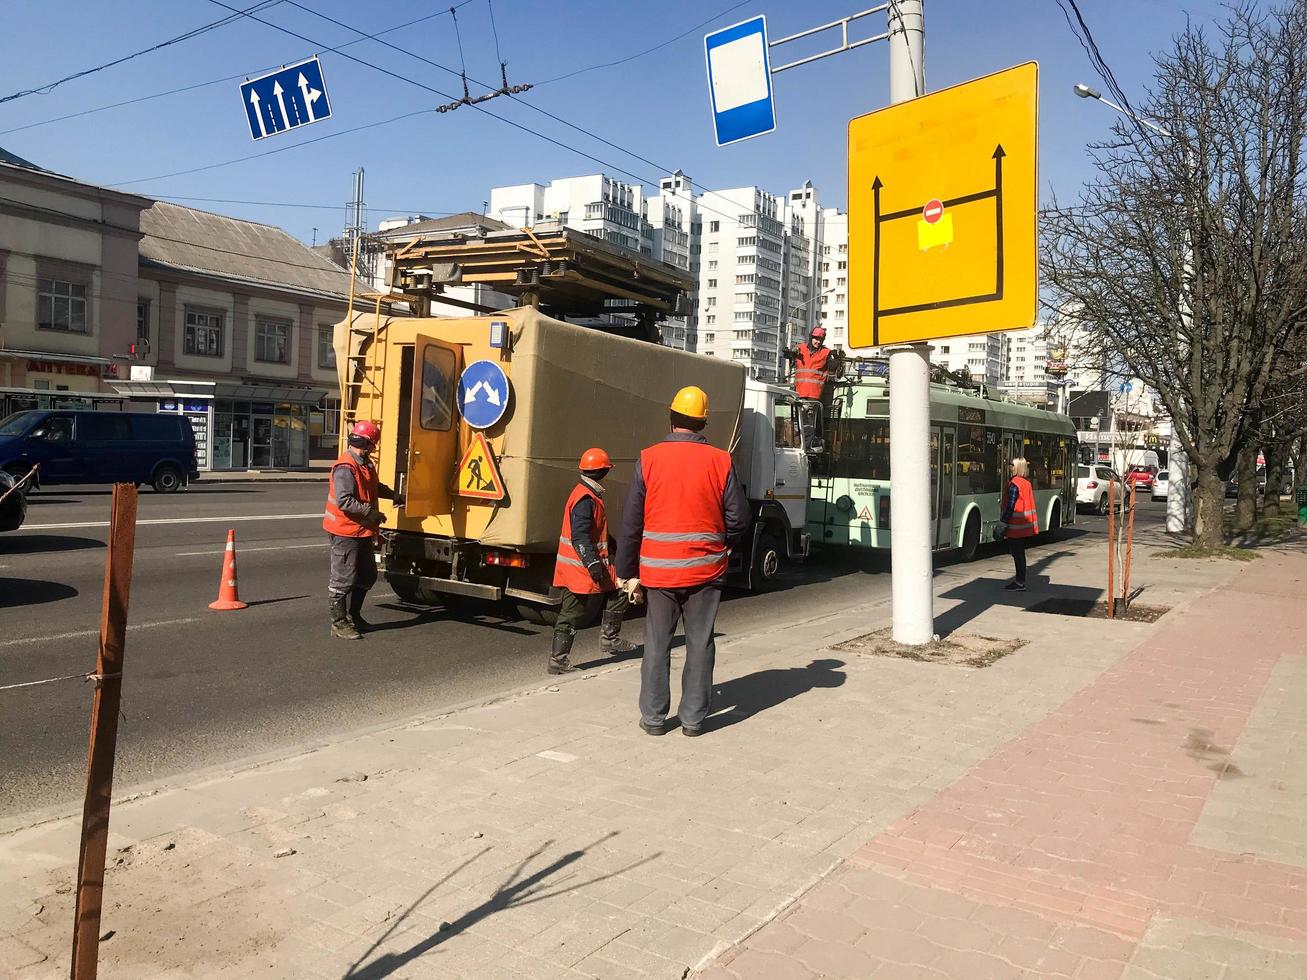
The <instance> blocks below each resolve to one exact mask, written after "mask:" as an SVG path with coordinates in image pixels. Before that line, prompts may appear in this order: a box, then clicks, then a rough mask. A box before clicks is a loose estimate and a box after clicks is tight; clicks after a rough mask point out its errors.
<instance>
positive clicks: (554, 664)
mask: <svg viewBox="0 0 1307 980" xmlns="http://www.w3.org/2000/svg"><path fill="white" fill-rule="evenodd" d="M575 639H576V630H574V629H571V628H569V627H563V628H561V629H556V630H554V648H553V650H552V652H551V653H550V654H549V673H551V674H570V673H572V672H573V671H575V670H576V667H574V666H573V665H572V661H571V659H570V658H569V657H568V654H569V653H571V652H572V641H573V640H575Z"/></svg>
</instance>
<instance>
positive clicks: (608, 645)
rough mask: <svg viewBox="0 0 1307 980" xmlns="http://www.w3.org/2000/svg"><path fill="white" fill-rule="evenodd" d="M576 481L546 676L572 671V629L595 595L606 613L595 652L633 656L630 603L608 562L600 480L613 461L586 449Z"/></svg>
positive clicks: (567, 513) (563, 536)
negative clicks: (626, 623)
mask: <svg viewBox="0 0 1307 980" xmlns="http://www.w3.org/2000/svg"><path fill="white" fill-rule="evenodd" d="M578 468H579V469H580V471H581V479H580V482H578V483H577V485H576V488H575V489H573V490H572V494H571V496H570V497H568V498H567V506H566V507H565V508H564V509H563V529H562V531H561V532H560V535H559V538H558V559H557V561H556V562H555V564H554V585H556V586H559V587H561V588H562V589H563V600H562V603H561V605H560V606H559V607H558V621H557V623H556V624H555V626H554V646H553V650H552V651H551V652H550V654H549V673H551V674H566V673H568V672H570V671H573V670H576V667H574V666H573V665H572V661H571V659H570V656H569V655H570V654H571V652H572V644H573V642H575V640H576V631H577V628H578V627H580V626H581V625H582V624H583V623H584V622H585V621H586V620H587V619H588V618H589V617H590V614H591V613H592V611H593V609H594V605H595V603H596V602H597V601H598V599H599V597H601V596H602V597H603V603H604V611H603V618H602V620H601V623H602V625H601V628H600V633H599V652H600V653H603V654H607V655H609V656H615V655H617V654H619V653H631V652H633V651H634V650H635V649H636V646H635V644H634V643H631V642H629V641H628V640H624V639H622V619H623V618H624V617H625V616H626V609H627V606H629V605H630V599H629V597H628V596H627V594H626V592H624V591H623V590H621V589H619V588H618V587H617V579H616V577H615V576H614V575H613V566H612V564H611V562H610V561H609V558H608V515H607V511H606V509H605V507H604V487H603V479H604V477H606V476H607V475H608V472H609V471H610V470H611V469H612V468H613V461H612V460H611V459H610V458H609V456H608V453H606V452H604V451H603V450H602V449H598V448H595V449H587V450H586V451H585V452H584V453H582V454H581V462H580V464H579V467H578Z"/></svg>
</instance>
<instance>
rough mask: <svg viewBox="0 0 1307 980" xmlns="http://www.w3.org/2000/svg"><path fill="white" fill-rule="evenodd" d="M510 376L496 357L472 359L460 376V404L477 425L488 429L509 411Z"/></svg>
mask: <svg viewBox="0 0 1307 980" xmlns="http://www.w3.org/2000/svg"><path fill="white" fill-rule="evenodd" d="M509 391H510V388H509V384H508V376H507V375H506V374H504V369H503V368H501V367H500V366H499V365H498V364H496V363H495V362H494V361H473V362H472V363H471V364H469V365H468V366H467V367H465V368H464V369H463V374H462V376H461V377H460V378H459V379H458V408H459V411H461V412H462V413H463V418H464V420H465V421H466V422H467V424H468V425H470V426H472V428H474V429H488V428H490V427H491V426H492V425H494V424H495V423H496V422H498V421H499V420H500V419H502V418H503V417H504V413H505V412H506V411H508V396H509Z"/></svg>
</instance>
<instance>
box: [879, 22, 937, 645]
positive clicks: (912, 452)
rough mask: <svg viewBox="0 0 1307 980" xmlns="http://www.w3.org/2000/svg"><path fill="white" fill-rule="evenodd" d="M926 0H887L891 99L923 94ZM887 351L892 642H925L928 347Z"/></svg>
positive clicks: (931, 595) (928, 616) (931, 618)
mask: <svg viewBox="0 0 1307 980" xmlns="http://www.w3.org/2000/svg"><path fill="white" fill-rule="evenodd" d="M922 8H923V0H890V5H889V11H888V17H889V97H890V102H892V103H897V102H906V101H907V100H908V99H915V98H919V97H920V96H922V95H925V94H926V62H925V45H924V43H923V42H924V38H925V16H924V11H923V9H922ZM887 351H888V353H889V424H890V464H889V465H890V541H891V547H890V565H891V585H890V588H891V593H892V600H893V605H892V609H893V617H894V625H893V633H894V640H895V642H898V643H906V644H910V645H913V646H920V645H922V644H924V643H929V642H930V641H931V638H932V637H933V636H934V635H935V591H934V582H933V581H932V574H933V565H932V561H931V556H932V552H933V550H934V543H935V542H934V541H933V540H932V535H931V519H930V348H929V347H927V346H926V345H925V344H904V345H900V346H896V347H889V348H887Z"/></svg>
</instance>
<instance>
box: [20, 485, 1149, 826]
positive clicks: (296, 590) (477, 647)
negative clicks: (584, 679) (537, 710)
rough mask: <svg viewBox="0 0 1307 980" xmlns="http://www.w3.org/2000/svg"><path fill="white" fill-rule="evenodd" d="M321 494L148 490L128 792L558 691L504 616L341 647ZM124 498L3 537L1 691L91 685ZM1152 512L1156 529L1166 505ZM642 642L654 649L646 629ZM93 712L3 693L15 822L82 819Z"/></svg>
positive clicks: (53, 511)
mask: <svg viewBox="0 0 1307 980" xmlns="http://www.w3.org/2000/svg"><path fill="white" fill-rule="evenodd" d="M323 494H324V489H323V485H322V484H248V485H242V484H221V485H219V484H209V485H205V484H203V483H201V484H198V485H196V486H194V487H192V489H191V490H190V491H188V492H186V493H182V494H176V495H172V496H165V495H158V494H154V493H151V492H150V491H148V490H143V491H142V493H141V496H140V510H139V515H138V518H139V522H140V523H139V525H138V530H137V539H136V541H137V546H136V555H135V568H134V574H133V581H132V593H131V615H130V624H131V625H130V627H129V633H128V643H127V656H126V668H125V675H126V677H125V681H124V693H123V710H122V719H121V724H120V728H119V754H118V765H117V770H116V777H115V789H116V791H117V792H118V793H126V792H130V791H131V790H132V788H133V787H139V786H141V785H143V784H147V783H152V782H154V781H157V780H161V779H168V778H171V777H174V776H177V775H179V774H183V773H187V772H190V771H193V770H195V769H197V768H204V767H210V766H221V765H229V764H234V763H237V762H238V761H240V760H242V759H247V758H250V757H253V756H258V755H262V754H265V753H269V752H276V751H281V750H290V749H293V748H295V747H299V746H303V745H305V744H309V743H312V742H315V741H318V740H321V739H324V738H330V737H333V736H336V735H340V734H345V733H348V732H351V731H355V730H359V729H362V728H367V727H371V726H374V725H378V724H382V723H386V722H390V721H397V720H400V719H404V718H407V717H410V716H412V715H414V714H417V713H420V712H424V711H433V710H436V709H439V708H441V707H443V706H447V705H453V704H457V703H460V702H463V701H467V700H470V699H474V698H483V697H489V696H493V695H495V694H497V693H499V692H502V691H505V690H511V689H513V688H516V687H520V686H522V685H525V684H530V683H533V682H536V681H541V680H543V679H544V676H545V675H544V665H545V660H546V657H547V649H548V643H549V638H548V636H547V630H546V629H545V628H543V627H538V626H533V625H530V624H527V623H525V622H522V621H520V620H517V619H516V618H513V617H511V615H510V614H508V613H507V612H505V614H504V616H502V617H501V616H498V615H480V616H474V617H471V618H457V617H456V616H454V615H452V614H447V613H445V612H443V611H441V610H416V609H413V608H411V607H405V606H403V605H401V604H399V603H398V602H397V600H396V599H395V598H394V596H393V594H391V593H390V592H389V590H388V589H386V588H385V586H384V584H379V585H378V587H377V589H376V590H375V591H374V592H373V594H372V597H371V598H370V601H369V606H368V610H367V612H368V614H369V618H370V619H372V620H373V621H374V622H375V623H376V624H377V625H378V626H379V627H380V629H378V631H377V632H375V633H373V634H371V635H369V636H368V637H367V638H366V639H365V640H363V641H361V642H357V643H346V642H343V641H339V640H332V639H330V638H329V636H328V630H327V624H328V617H327V609H326V597H325V586H326V544H325V540H324V535H323V532H322V530H321V514H322V499H323ZM109 500H110V498H109V494H108V492H107V491H95V492H82V493H57V492H48V491H43V492H41V493H39V494H36V495H34V496H33V497H32V499H31V503H30V510H29V515H28V523H27V524H26V525H25V526H24V528H23V529H22V530H21V531H18V532H14V533H10V534H5V535H0V685H5V684H13V683H19V682H24V681H31V680H38V679H41V678H46V677H53V676H58V675H64V674H74V673H79V672H85V671H88V670H91V669H93V667H94V663H95V650H96V637H97V633H98V625H99V608H100V599H101V590H102V588H103V575H104V554H105V552H104V542H105V538H106V534H107V521H108V511H109ZM1145 511H1147V514H1146V520H1145V522H1146V523H1154V524H1155V523H1156V518H1157V515H1158V514H1160V512H1161V505H1160V504H1159V505H1147V507H1146V508H1144V509H1142V510H1141V513H1145ZM1081 522H1082V523H1081V529H1080V530H1079V531H1076V532H1070V534H1072V535H1074V534H1082V533H1084V532H1088V533H1102V525H1103V522H1102V521H1101V519H1098V518H1084V517H1082V518H1081ZM229 527H230V528H235V529H236V535H237V551H238V566H239V575H240V591H241V598H242V599H244V600H245V601H247V602H249V603H250V608H249V609H247V610H244V611H241V612H229V613H216V612H211V611H210V610H209V609H208V608H207V605H208V603H209V602H210V601H212V600H213V598H214V597H215V596H216V594H217V588H218V578H219V571H220V568H221V561H222V550H223V546H224V543H225V538H226V533H227V529H228V528H229ZM1007 562H1008V559H1007V558H1006V556H1005V555H1001V554H998V555H995V554H993V553H990V554H988V556H987V557H986V558H984V559H982V561H981V562H979V563H978V564H973V565H966V566H963V565H960V564H957V563H956V562H952V561H949V560H943V561H941V562H940V574H941V575H945V576H952V577H957V578H959V579H969V578H972V577H974V576H975V575H977V574H986V573H988V574H994V572H995V569H1000V568H1001V569H1004V570H1006V569H1007V568H1009V567H1010V566H1009V565H1008V564H1007ZM888 571H889V562H888V558H887V557H886V556H874V557H864V558H861V559H859V560H856V561H850V560H848V559H843V560H840V559H831V558H827V559H819V560H815V561H812V562H809V563H808V565H806V566H804V568H803V569H801V570H799V571H797V572H795V573H792V574H791V575H789V576H787V578H786V581H785V582H784V585H783V587H782V588H781V589H780V590H779V591H777V592H775V593H772V594H769V595H766V596H735V597H733V598H731V599H729V601H727V602H726V603H725V604H724V605H723V607H722V612H721V615H720V617H719V621H718V628H719V630H720V632H721V633H723V634H725V635H731V634H740V633H745V632H752V631H756V630H760V629H765V628H767V627H769V626H772V625H781V624H784V623H786V622H789V621H792V620H794V619H801V618H807V617H810V616H814V615H819V614H821V613H823V612H825V611H827V610H831V609H834V608H839V607H844V606H847V605H848V604H849V603H851V602H859V601H861V602H865V601H874V600H876V599H884V600H886V601H888V598H889V587H890V577H889V574H888ZM1004 573H1005V574H1006V571H1004ZM628 630H629V631H630V633H631V635H633V636H635V637H637V638H638V636H639V632H640V624H639V623H633V624H628ZM595 634H596V631H594V630H590V631H588V632H587V633H585V634H583V636H582V638H581V639H580V640H579V641H578V646H577V653H579V654H580V656H579V657H576V658H574V659H579V660H580V661H581V662H582V663H584V662H585V661H587V660H594V659H597V653H596V651H597V637H596V635H595ZM90 695H91V689H90V688H89V686H87V685H85V684H82V683H80V682H78V681H64V682H61V683H57V684H49V685H44V686H39V687H28V688H20V689H17V690H9V691H0V822H2V823H3V824H4V825H14V824H16V823H21V822H23V820H24V819H25V818H26V815H30V814H31V813H32V812H34V811H44V810H49V809H51V808H67V809H72V808H73V807H74V806H75V805H76V804H77V801H78V800H79V798H80V794H81V791H82V782H83V779H84V768H85V759H86V738H87V729H88V724H89V716H90V710H89V709H90ZM633 711H634V709H633ZM632 717H633V718H634V714H633V715H632Z"/></svg>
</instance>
